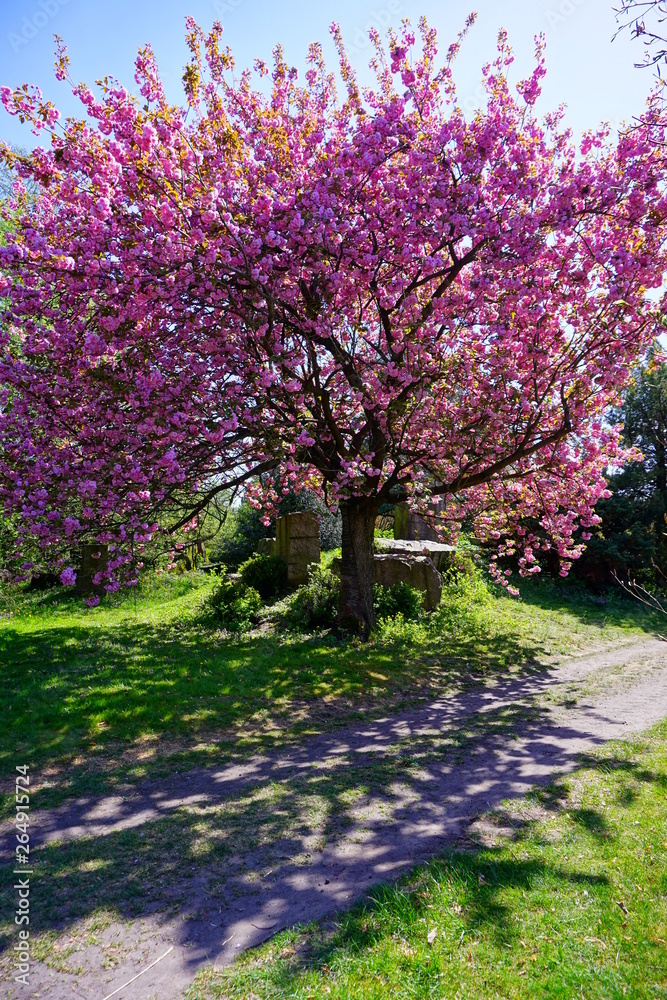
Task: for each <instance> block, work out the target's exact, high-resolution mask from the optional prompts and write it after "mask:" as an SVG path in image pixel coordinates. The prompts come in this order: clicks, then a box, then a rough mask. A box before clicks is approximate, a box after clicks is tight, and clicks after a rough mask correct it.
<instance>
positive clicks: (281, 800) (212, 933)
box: [2, 677, 665, 977]
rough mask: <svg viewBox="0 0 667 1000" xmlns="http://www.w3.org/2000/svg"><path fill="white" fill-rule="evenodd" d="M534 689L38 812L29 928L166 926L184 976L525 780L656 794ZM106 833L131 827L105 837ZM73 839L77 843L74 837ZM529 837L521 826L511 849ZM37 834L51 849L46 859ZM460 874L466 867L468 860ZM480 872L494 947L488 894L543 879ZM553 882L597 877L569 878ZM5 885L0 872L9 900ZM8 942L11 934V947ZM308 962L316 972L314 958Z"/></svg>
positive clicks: (363, 878)
mask: <svg viewBox="0 0 667 1000" xmlns="http://www.w3.org/2000/svg"><path fill="white" fill-rule="evenodd" d="M546 683H547V682H546V680H545V679H541V678H539V677H525V678H512V679H508V680H507V681H506V682H505V683H504V687H503V686H502V685H501V687H502V690H501V691H500V692H499V691H498V688H497V687H496V689H495V694H496V696H499V695H500V696H501V697H502V699H503V700H504V702H505V703H504V704H503V705H501V706H496V707H494V708H485V703H486V700H487V698H488V694H487V692H485V691H484V690H483V689H482V690H477V691H474V692H472V693H468V694H467V695H461V696H459V698H458V699H456V698H455V699H443V700H442V702H441V703H440V704H436V705H429V706H427V707H426V708H424V710H423V711H422V712H421V714H420V715H419V716H418V718H416V719H415V718H414V715H413V721H412V724H411V725H410V726H408V727H406V726H405V725H404V724H403V723H402V722H401V719H400V718H393V719H384V720H369V721H368V722H367V723H364V724H362V725H360V726H359V727H358V729H357V730H356V731H355V732H354V733H351V732H349V731H348V732H347V734H340V735H339V734H336V733H335V732H334V733H330V734H326V735H324V736H322V737H319V738H317V739H316V740H311V741H310V742H309V743H308V744H307V745H302V746H299V747H292V748H290V749H289V751H288V752H285V753H284V754H282V755H280V754H278V755H273V756H272V757H267V758H255V759H253V760H252V761H250V762H248V764H247V765H241V766H237V767H230V768H227V769H224V768H223V769H222V770H221V771H217V772H211V771H210V770H202V771H200V772H195V773H192V774H189V775H184V776H182V779H178V780H179V781H180V782H181V783H180V784H178V782H177V781H176V780H175V781H174V782H173V783H172V784H171V785H166V786H165V785H164V784H162V785H161V786H159V787H157V786H156V787H155V788H151V787H150V786H146V788H145V789H144V790H143V792H142V793H141V794H138V795H137V794H135V795H134V796H133V797H130V798H128V799H123V798H121V797H120V796H119V797H117V798H116V799H115V800H114V801H112V802H110V803H108V811H107V813H106V814H104V815H101V814H100V812H99V803H98V801H97V800H96V799H91V800H90V801H89V802H87V803H86V802H83V803H78V804H77V805H76V808H74V807H72V809H71V810H70V812H60V813H59V814H58V815H56V816H55V817H52V826H51V828H50V829H49V828H48V826H47V825H46V822H45V820H46V814H42V819H41V821H40V820H39V816H40V814H36V816H35V820H36V822H35V826H34V829H33V840H34V844H35V848H36V849H35V852H34V855H33V857H34V863H35V865H36V867H37V868H38V869H39V873H40V891H39V893H38V894H37V895H36V897H35V900H34V911H33V910H31V919H32V918H33V916H34V924H35V926H36V927H37V928H39V930H40V933H42V934H43V933H44V932H47V931H48V930H52V931H53V932H56V933H62V932H64V931H65V930H67V931H68V932H69V933H75V932H76V927H77V926H78V925H79V922H80V921H82V920H83V921H85V920H86V918H88V917H90V916H92V915H94V914H95V913H97V912H99V911H100V910H103V911H106V912H109V913H112V914H113V915H114V916H115V918H121V919H122V920H123V921H125V920H129V919H132V918H134V917H137V916H140V915H146V914H150V915H152V916H153V918H154V919H155V920H157V921H158V923H164V922H165V921H168V920H170V919H172V918H174V917H175V916H176V914H178V918H179V919H178V923H177V926H178V932H177V933H178V936H179V941H180V943H181V944H182V945H184V946H187V959H186V960H185V962H186V966H187V968H186V970H185V971H186V973H187V975H188V976H190V977H192V976H194V974H195V972H196V970H197V968H198V967H199V965H200V964H201V963H202V962H203V961H205V960H207V959H210V958H212V957H214V956H215V955H216V954H217V955H219V956H221V958H222V959H223V960H226V959H227V958H228V957H230V956H231V955H232V954H235V953H237V952H236V951H235V950H234V949H236V948H237V946H238V945H239V944H241V945H242V946H244V947H245V946H248V945H253V944H257V943H259V942H260V941H261V940H263V939H265V938H266V937H267V936H269V934H270V933H273V932H274V930H275V929H278V928H279V927H281V926H286V925H289V924H294V923H298V922H300V921H304V920H309V919H315V918H317V917H320V916H323V915H324V914H326V913H327V912H331V911H332V910H334V909H337V908H339V907H341V906H348V905H349V904H350V903H351V902H352V901H353V900H354V899H355V898H358V897H359V896H360V895H362V894H363V892H364V889H365V888H366V887H370V886H371V885H372V884H373V883H376V882H386V881H387V879H391V878H393V877H394V876H395V875H396V874H398V873H400V872H401V871H405V870H406V869H408V868H409V867H411V866H413V865H414V864H415V863H418V862H419V861H422V860H427V859H428V858H430V857H432V856H433V855H434V854H438V853H439V852H440V851H441V850H442V848H443V846H444V845H446V844H447V843H451V842H452V840H453V839H454V840H455V839H456V838H457V837H460V836H461V835H462V834H464V833H465V831H466V830H468V829H469V827H470V824H471V823H472V822H473V820H474V819H475V817H477V816H479V815H482V814H484V813H486V812H487V811H488V810H493V809H496V808H498V807H500V806H501V804H502V803H503V802H504V801H506V800H508V799H510V798H515V797H516V796H521V795H522V794H526V793H528V792H529V791H530V790H531V789H532V788H533V787H534V785H535V782H536V781H542V782H547V781H551V782H552V784H551V785H550V786H548V787H547V788H546V789H543V790H542V793H541V794H542V800H543V803H544V804H545V807H546V808H551V809H554V810H555V809H556V808H558V807H559V802H561V801H562V797H563V795H564V794H565V792H564V786H559V784H558V781H559V779H560V776H562V775H563V774H566V773H570V772H572V771H573V770H575V769H576V768H577V767H580V766H582V765H586V766H591V765H592V766H595V767H602V768H607V769H609V768H624V769H625V770H626V772H627V775H628V776H629V777H630V778H631V779H632V781H633V782H634V783H636V784H641V783H648V782H650V783H660V784H661V785H663V784H664V782H665V776H664V775H663V774H660V773H656V772H653V771H651V770H649V769H647V768H645V767H643V766H640V765H638V764H635V763H633V762H630V761H627V760H621V759H620V758H616V757H614V756H613V755H612V756H608V757H606V758H603V760H602V761H597V760H596V759H594V758H587V757H586V756H585V755H584V756H582V754H581V753H577V752H576V751H573V750H572V749H571V747H572V744H573V742H575V741H576V740H577V739H578V738H580V737H581V736H582V735H583V734H582V733H580V732H579V731H577V730H576V729H575V728H573V727H569V728H567V727H562V726H555V725H554V724H553V723H552V722H551V721H550V720H549V718H548V715H547V714H546V711H545V710H544V709H541V708H539V707H536V706H534V705H533V706H528V705H526V704H522V703H521V702H522V699H523V698H525V697H526V696H527V695H529V694H534V693H535V692H536V690H538V689H539V688H540V686H541V685H543V684H546ZM457 701H458V703H457ZM554 778H555V779H556V782H555V783H554ZM573 819H574V820H575V822H576V823H578V824H579V825H580V826H581V827H582V829H584V830H586V831H588V833H589V834H590V835H592V836H593V837H594V838H597V837H599V836H602V835H604V836H605V837H613V836H614V833H613V830H610V829H608V828H607V827H606V826H605V820H604V817H603V816H602V815H601V814H599V813H596V811H595V810H594V809H593V808H592V807H590V806H588V805H586V806H584V807H583V808H582V809H581V810H579V812H578V813H575V814H573ZM118 823H125V824H126V827H127V828H125V829H117V828H114V824H116V825H117V824H118ZM77 829H78V830H79V834H78V835H79V836H82V835H83V836H82V839H77V840H73V841H68V840H67V837H68V836H71V835H73V834H74V835H76V831H77ZM529 829H530V821H527V823H526V824H524V825H523V827H522V826H516V828H515V835H516V836H525V835H526V831H528V830H529ZM47 835H48V836H49V837H50V838H52V839H51V840H50V842H47V843H44V844H43V846H40V837H41V838H42V839H43V838H44V837H45V836H47ZM58 838H61V839H62V840H63V842H60V843H59V842H58ZM470 843H471V844H472V841H470ZM2 846H5V845H4V844H3V845H2ZM472 846H473V847H474V844H472ZM457 863H458V864H459V865H460V866H462V867H461V871H463V870H464V869H465V868H466V866H467V870H469V871H470V872H472V873H473V874H475V872H476V871H477V869H476V868H475V865H476V864H478V862H476V861H475V860H474V858H473V859H467V860H465V859H464V860H461V861H460V862H457ZM479 864H480V865H481V864H482V862H481V861H480V862H479ZM484 864H485V865H486V866H487V867H486V869H484V870H485V871H486V872H487V874H488V873H489V872H490V875H489V876H488V877H487V875H484V885H483V886H482V887H481V888H480V890H479V892H478V893H477V890H475V892H476V893H477V896H476V902H474V905H473V904H472V903H471V908H470V914H472V915H474V919H475V920H479V921H481V920H483V919H484V920H490V921H495V922H496V923H497V926H498V928H499V933H500V930H501V928H502V924H503V913H502V907H501V904H500V903H498V901H497V900H496V899H495V893H496V891H497V887H499V886H502V885H505V884H514V883H512V882H511V880H514V882H515V883H516V884H517V885H519V884H524V883H525V882H526V880H530V879H531V878H533V877H535V873H536V872H538V871H540V870H542V871H544V872H546V871H547V867H543V868H540V862H537V861H534V860H531V861H530V862H528V861H526V862H525V863H524V862H521V863H519V862H516V863H511V864H509V863H506V862H503V863H502V864H500V865H499V866H498V867H497V868H496V869H492V870H491V869H489V868H488V862H486V861H485V862H484ZM480 873H481V874H483V872H482V869H480ZM550 877H553V878H555V879H557V880H558V879H561V880H566V881H567V880H569V881H570V882H571V881H580V882H582V883H583V884H585V883H586V882H587V880H591V879H595V876H592V875H589V874H588V873H586V872H585V871H578V870H576V868H572V870H569V871H566V870H562V871H561V870H555V869H554V870H553V871H551V872H550ZM11 884H12V882H11V878H10V874H9V872H5V873H4V877H3V881H2V885H3V886H4V887H9V888H4V889H3V891H2V895H3V896H4V897H7V900H3V902H4V901H7V902H9V899H10V897H11ZM480 886H481V883H480ZM382 891H385V890H382ZM371 905H373V904H371ZM10 909H11V907H9V906H8V907H7V909H6V912H10ZM471 919H472V917H471ZM10 940H11V933H8V934H7V935H6V937H5V940H4V946H5V947H7V946H8V945H9V942H10ZM229 942H231V943H229ZM327 947H329V948H330V949H331V948H335V947H338V945H337V944H335V943H330V944H329V945H328V946H327ZM79 959H81V960H82V961H84V960H85V959H84V958H81V955H78V957H77V960H79ZM309 961H310V959H309ZM317 961H318V962H325V961H326V956H325V955H324V953H323V954H322V955H318V957H317Z"/></svg>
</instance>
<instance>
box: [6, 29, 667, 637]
mask: <svg viewBox="0 0 667 1000" xmlns="http://www.w3.org/2000/svg"><path fill="white" fill-rule="evenodd" d="M221 30H222V29H221V28H220V26H219V25H216V26H214V29H213V31H212V32H211V33H210V34H209V35H208V36H204V34H203V33H202V32H201V30H200V29H199V28H198V27H197V26H196V25H195V24H194V22H193V21H191V20H189V21H188V44H189V46H190V50H191V60H190V62H189V64H188V66H187V67H186V71H185V74H184V82H185V90H186V97H187V106H186V107H185V108H179V107H174V106H171V105H169V104H168V102H167V100H166V97H165V94H164V91H163V89H162V86H161V83H160V80H159V76H158V73H157V69H156V66H155V63H154V60H153V56H152V53H151V51H150V49H149V48H146V49H145V50H143V51H142V52H141V53H140V55H139V58H138V60H137V73H136V79H137V81H138V84H139V87H140V90H141V94H142V98H143V103H142V102H140V101H138V100H135V99H134V98H133V97H132V96H131V95H130V94H129V93H128V92H127V91H126V90H125V89H124V88H123V87H122V86H121V85H120V84H119V83H118V82H116V81H114V80H111V79H105V80H104V81H103V82H102V85H101V91H100V93H99V95H98V96H97V97H96V96H95V95H94V94H93V92H92V91H91V90H89V89H88V88H87V87H86V86H85V85H83V84H79V85H73V84H72V86H73V90H74V93H75V94H76V95H77V96H78V98H79V99H80V100H81V102H82V104H83V106H84V109H85V116H84V117H83V118H82V119H81V120H79V121H77V120H74V119H69V120H68V121H67V122H66V123H65V124H64V126H63V127H62V128H59V126H58V113H57V111H56V109H55V108H54V107H53V106H52V105H51V104H50V103H49V102H44V101H43V100H42V98H41V95H40V94H39V92H38V91H35V90H33V89H31V88H29V87H27V86H25V87H22V88H20V89H18V90H16V91H11V90H9V89H8V88H3V90H2V91H1V95H2V100H3V103H4V105H5V107H6V108H7V110H8V111H9V112H10V113H13V114H18V115H20V116H21V117H23V118H24V119H25V120H28V121H29V122H31V124H32V126H33V128H34V129H36V130H38V131H39V130H42V131H44V130H46V131H47V133H49V134H50V136H51V146H50V149H48V150H46V149H44V148H38V149H36V150H35V151H34V152H33V153H32V154H30V155H29V156H17V155H16V154H15V153H12V151H10V150H7V149H5V150H4V151H3V154H2V155H3V157H4V159H5V161H6V162H8V163H10V165H12V166H13V167H15V168H16V169H18V170H19V172H20V173H22V174H24V175H25V176H26V177H29V178H32V179H33V180H34V181H36V182H37V183H38V184H39V185H40V186H41V187H42V188H43V189H44V193H43V194H42V195H40V197H39V199H38V201H37V204H36V206H35V207H34V209H31V211H30V214H29V215H28V214H27V213H21V212H20V211H19V212H18V213H17V212H16V211H15V216H17V218H18V223H17V226H16V229H15V232H14V233H13V234H11V235H10V238H9V239H8V241H7V245H6V246H3V247H1V248H0V274H1V276H0V292H1V293H2V294H3V295H4V296H5V302H6V306H5V309H4V312H3V313H2V319H1V321H0V329H1V331H2V337H3V352H4V353H3V356H2V361H1V362H0V384H2V386H3V393H2V400H1V404H2V405H1V408H0V431H1V432H2V436H3V440H4V442H5V446H4V450H3V452H2V457H1V461H0V496H1V498H2V501H3V504H4V506H5V509H6V511H7V512H9V513H16V514H19V516H20V521H21V525H22V530H23V531H24V532H25V533H30V534H31V535H33V536H36V537H37V538H38V539H39V542H40V545H41V546H42V548H43V550H44V552H45V553H48V554H49V557H50V559H51V562H52V564H53V565H55V566H60V567H63V572H64V574H65V575H64V577H63V578H64V579H65V580H68V581H71V579H72V576H73V571H72V570H71V568H70V567H68V566H67V562H66V559H67V552H68V550H69V546H70V545H71V541H72V539H75V538H78V537H90V536H94V537H96V538H97V539H98V540H99V541H105V542H107V543H108V544H109V545H110V547H111V549H112V557H111V559H110V561H109V568H108V571H107V573H108V576H109V584H108V585H109V586H112V585H113V583H112V580H111V577H112V576H113V575H114V574H115V575H119V574H122V573H123V572H124V569H123V567H124V566H126V565H127V563H128V560H131V559H132V558H136V554H137V553H140V552H141V546H142V545H143V544H145V543H146V541H147V540H148V539H150V538H152V537H153V536H154V535H155V533H156V532H157V531H159V530H160V529H161V528H163V529H165V530H169V531H173V530H178V529H180V528H181V527H183V526H184V525H186V524H192V523H193V522H194V519H196V518H197V516H198V515H199V514H200V513H201V512H202V511H204V510H205V509H206V506H207V504H208V503H210V502H211V500H212V499H213V498H215V497H216V496H218V495H220V494H221V493H223V492H224V491H225V490H229V489H230V488H236V487H238V486H239V485H243V486H244V488H245V490H246V495H247V496H249V497H250V499H251V501H252V502H254V503H255V504H256V505H258V506H261V507H262V509H263V514H264V516H265V518H266V519H267V520H268V519H269V518H270V516H271V514H272V512H273V511H274V510H275V508H276V506H277V504H278V502H279V500H280V496H281V495H284V492H285V491H289V490H290V489H293V488H298V489H303V488H311V489H314V490H315V491H317V492H320V493H321V494H322V495H323V496H324V497H325V499H326V501H327V503H329V504H333V505H338V507H339V509H340V512H341V517H342V567H341V589H340V608H339V620H340V623H341V625H343V626H345V627H351V628H354V629H357V630H359V631H360V632H362V633H367V632H368V630H369V629H370V628H371V627H372V625H373V527H374V523H375V517H376V514H377V511H378V510H379V508H380V506H381V505H383V504H385V503H391V502H395V501H396V500H407V502H409V503H410V504H412V505H413V507H415V508H417V509H419V510H421V511H422V512H423V513H424V514H425V515H426V516H431V519H432V520H435V519H436V515H435V514H434V513H433V512H434V511H435V510H440V509H441V508H442V513H439V514H438V515H437V519H438V523H439V525H440V527H441V529H442V530H443V531H444V530H449V531H451V532H455V531H456V530H457V526H458V524H460V522H461V521H462V519H463V518H464V517H468V518H469V519H471V521H472V523H473V524H474V526H475V531H476V532H477V533H478V535H479V537H480V538H481V539H482V540H495V541H497V542H498V544H499V546H500V550H501V552H507V551H515V550H516V548H517V547H518V548H519V550H520V553H521V555H520V558H519V565H520V572H522V573H525V574H528V573H533V572H536V571H538V570H539V565H538V556H539V546H540V545H542V546H547V545H554V546H555V547H556V549H557V551H558V553H559V556H560V557H561V559H562V560H563V563H564V565H565V567H567V566H568V565H569V562H570V561H571V560H572V558H575V557H576V556H577V555H578V554H579V552H580V544H579V542H578V540H577V537H576V533H577V531H578V529H579V528H580V527H582V528H584V529H587V528H589V527H590V526H591V525H592V524H594V523H595V515H594V513H593V508H594V505H595V503H596V501H597V500H598V499H599V497H600V496H601V494H602V493H603V492H604V490H605V488H606V484H605V481H604V476H603V472H604V470H605V468H606V467H607V465H608V464H609V463H611V462H615V463H616V464H619V463H620V462H621V461H622V454H621V452H620V446H619V440H618V433H617V432H616V431H614V430H613V429H611V428H609V427H608V426H607V425H606V424H605V421H604V419H603V414H604V412H605V410H606V408H607V407H608V406H609V405H610V404H611V403H613V402H616V401H617V398H618V391H619V389H620V388H622V387H623V385H624V384H625V382H626V380H627V378H628V373H629V371H630V369H631V368H632V367H633V365H634V364H635V363H636V359H637V358H638V357H640V356H642V355H643V354H644V352H645V350H646V349H647V347H648V344H649V343H650V342H651V340H652V337H653V335H654V332H655V327H656V321H657V318H658V316H659V311H660V309H659V305H658V304H656V301H655V298H653V299H652V298H651V297H650V296H648V295H647V291H646V290H647V289H651V288H656V289H660V288H661V286H662V276H663V273H664V270H665V247H664V240H665V212H666V209H667V200H666V199H667V195H666V194H665V183H664V182H665V152H664V143H663V141H662V140H663V138H664V120H663V112H662V106H661V104H660V101H659V99H658V98H657V97H653V98H652V99H651V101H650V102H649V105H648V107H647V109H646V113H645V115H644V118H643V120H642V125H641V127H638V128H634V129H633V130H632V131H631V132H630V133H628V134H624V135H621V136H620V138H619V139H618V141H617V142H615V143H614V142H612V140H611V137H610V133H609V130H608V129H605V128H603V129H601V130H599V131H597V132H592V133H590V134H588V135H586V136H585V137H584V139H583V140H582V142H581V144H580V145H579V146H578V147H577V146H576V145H575V144H574V143H573V142H572V140H571V137H570V135H569V133H568V132H567V131H565V130H563V128H562V126H561V121H560V115H559V114H551V115H548V116H547V117H546V119H544V120H543V121H541V120H540V119H538V117H537V115H536V113H535V111H534V105H535V102H536V100H537V98H538V96H539V93H540V81H541V78H542V77H543V75H544V72H545V70H544V63H543V57H542V49H541V43H540V42H539V41H538V49H537V62H536V67H535V70H534V72H533V74H532V75H531V76H530V77H529V78H528V79H526V80H523V81H521V82H520V83H519V84H518V85H517V88H516V90H517V91H518V94H515V93H513V92H512V90H511V89H510V86H509V83H508V80H507V68H508V66H509V65H510V64H511V62H512V54H511V50H510V49H509V47H508V44H507V41H506V38H505V36H504V34H501V36H500V39H499V48H498V55H497V57H496V59H495V60H494V62H493V63H492V64H490V65H488V66H487V67H486V68H485V71H484V73H485V80H486V87H487V93H488V101H487V107H486V108H485V109H484V110H483V111H480V112H479V113H478V114H477V115H476V116H475V117H474V118H473V119H472V120H471V121H467V120H466V118H465V116H464V115H463V113H462V111H461V109H460V108H459V106H458V104H457V101H456V93H455V88H454V84H453V81H452V68H451V63H452V59H453V58H454V56H455V54H456V51H457V49H458V43H457V44H455V45H453V46H451V47H450V49H449V50H448V53H447V55H446V58H445V59H444V60H443V61H441V62H439V61H438V55H437V42H436V37H435V33H434V32H433V31H432V30H431V29H430V28H429V27H428V26H427V25H426V23H425V22H424V21H422V22H421V23H420V35H421V45H420V46H417V45H416V41H415V36H414V35H413V33H412V32H411V30H410V27H409V26H406V27H405V28H404V31H403V33H402V34H401V36H400V37H397V36H396V35H395V34H394V33H392V32H390V33H389V52H388V53H387V52H386V51H385V49H384V48H383V46H382V44H381V42H380V40H379V37H378V36H377V34H376V33H374V34H373V35H372V39H373V43H374V46H375V56H374V61H373V66H374V69H375V73H376V77H377V84H376V86H375V87H374V89H367V90H365V91H363V92H361V91H360V89H359V87H358V85H357V83H356V79H355V76H354V73H353V70H352V68H351V66H350V64H349V62H348V60H347V56H346V54H345V50H344V47H343V43H342V40H341V38H340V34H339V31H338V29H337V28H336V27H335V26H334V27H333V28H332V31H333V36H334V41H335V43H336V45H337V47H338V51H339V56H340V66H339V69H340V76H341V77H342V80H343V85H344V94H343V98H342V99H339V98H338V97H337V95H336V87H335V81H334V78H333V77H332V76H331V75H330V74H328V73H327V71H326V67H325V65H324V62H323V57H322V52H321V48H320V47H319V46H318V45H313V46H312V47H311V49H310V53H309V57H308V63H309V68H308V71H307V73H306V80H305V84H304V85H303V86H301V85H300V84H299V83H298V79H297V73H296V70H294V69H291V68H290V67H289V66H288V65H287V64H286V63H285V61H284V58H283V54H282V51H281V49H280V48H277V49H276V51H275V60H274V67H273V70H272V74H271V86H270V88H266V87H264V86H263V85H262V87H261V88H258V89H255V88H253V85H252V76H251V74H250V73H249V72H245V73H243V74H241V76H240V77H238V78H237V77H235V76H234V75H233V60H232V56H231V53H230V52H229V51H224V50H222V49H221V47H220V35H221ZM56 72H57V76H58V77H59V78H61V79H65V78H66V77H67V73H68V69H67V57H66V54H65V52H64V50H63V49H62V48H61V49H60V50H59V57H58V62H57V71H56ZM256 72H257V73H258V74H259V77H260V78H261V77H264V76H266V75H267V74H268V72H269V71H268V69H267V67H266V66H264V64H262V63H261V62H260V63H257V65H256ZM267 91H268V92H267ZM269 472H270V473H272V476H271V483H273V482H275V483H277V486H274V485H267V476H266V475H264V474H265V473H269ZM263 475H264V478H263V480H262V476H263ZM442 498H444V500H445V504H444V506H443V505H442V504H439V501H440V500H441V499H442ZM535 520H537V521H538V522H539V524H540V527H541V529H542V530H543V532H544V533H545V535H546V537H547V539H549V541H546V542H545V541H540V539H539V538H537V536H536V535H535V534H534V533H533V532H531V531H530V530H529V529H527V528H526V527H525V526H524V525H523V522H524V521H525V522H526V523H528V524H530V523H531V521H535ZM581 537H582V539H583V538H584V537H585V536H584V535H583V534H582V536H581ZM130 573H131V577H132V578H133V576H134V570H130ZM497 575H498V576H499V578H501V580H502V582H503V583H504V584H505V585H508V580H507V579H506V578H505V575H504V574H500V572H499V571H498V572H497Z"/></svg>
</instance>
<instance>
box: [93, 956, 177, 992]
mask: <svg viewBox="0 0 667 1000" xmlns="http://www.w3.org/2000/svg"><path fill="white" fill-rule="evenodd" d="M173 950H174V946H173V944H172V945H171V947H170V948H167V950H166V951H165V953H164V955H160V957H159V958H156V959H155V961H154V962H151V964H150V965H147V966H146V968H145V969H142V970H141V972H138V973H137V974H136V976H133V977H132V979H128V981H127V982H126V983H123V985H122V986H119V987H118V989H117V990H114V991H113V993H107V995H106V996H105V998H104V1000H111V997H115V996H116V994H117V993H120V991H121V990H124V989H125V987H126V986H131V985H132V983H134V982H136V981H137V979H139V977H140V976H143V974H144V972H148V971H149V970H150V969H152V968H153V966H154V965H157V964H158V962H161V961H162V959H163V958H166V957H167V955H168V954H169V952H170V951H173Z"/></svg>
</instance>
